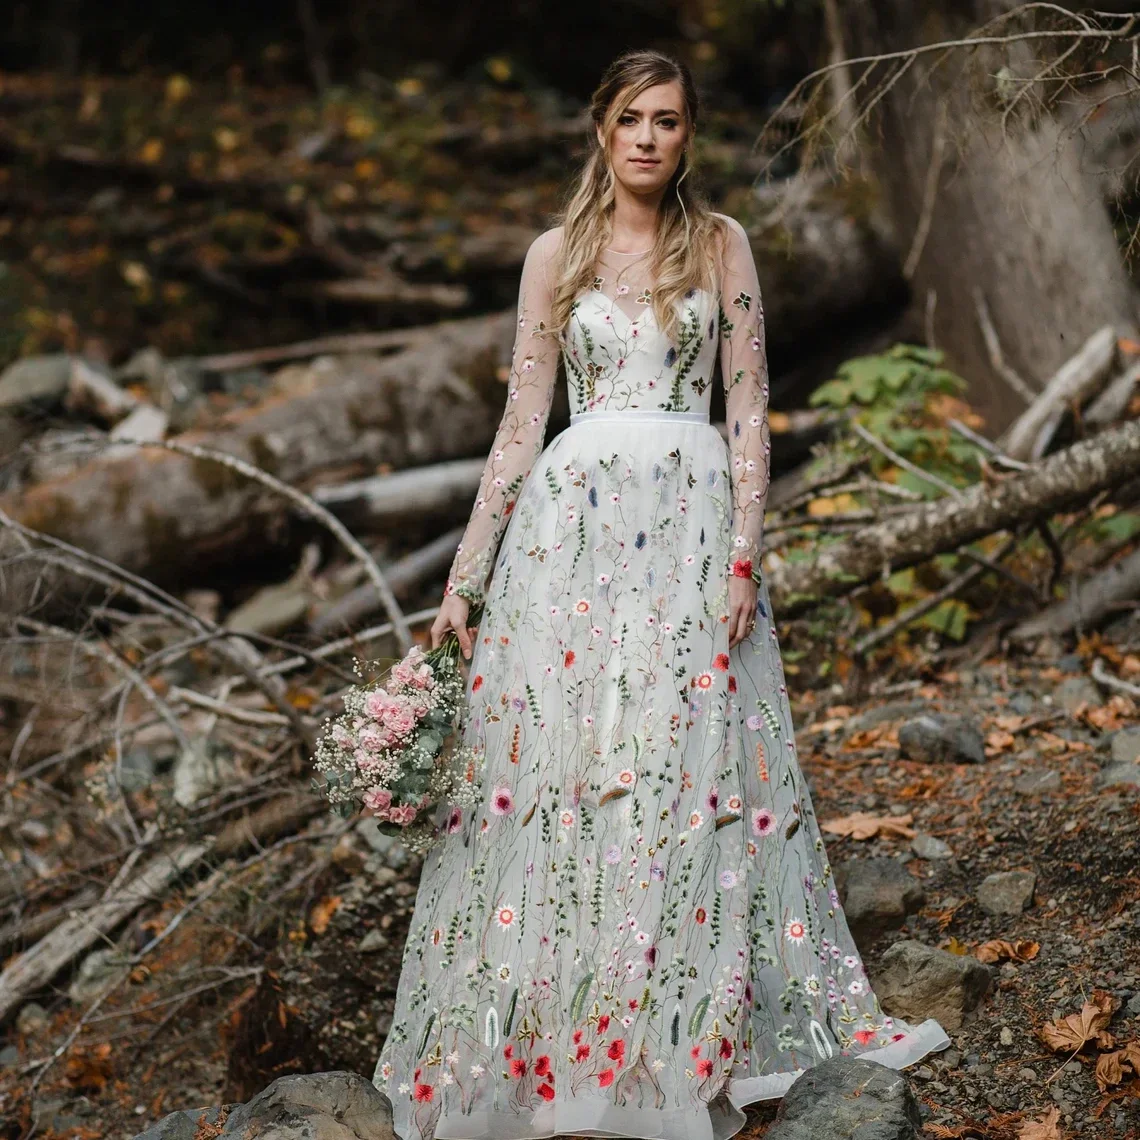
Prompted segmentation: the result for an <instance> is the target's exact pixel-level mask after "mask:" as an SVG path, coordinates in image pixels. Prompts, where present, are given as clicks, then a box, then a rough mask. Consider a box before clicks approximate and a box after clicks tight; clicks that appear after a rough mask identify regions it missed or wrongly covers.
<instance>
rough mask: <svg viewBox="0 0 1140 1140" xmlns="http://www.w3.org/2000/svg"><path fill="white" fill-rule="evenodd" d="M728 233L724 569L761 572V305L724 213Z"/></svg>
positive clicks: (764, 452)
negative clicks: (728, 530)
mask: <svg viewBox="0 0 1140 1140" xmlns="http://www.w3.org/2000/svg"><path fill="white" fill-rule="evenodd" d="M723 216H724V217H725V221H726V222H727V223H728V228H729V234H728V240H727V242H726V248H725V254H724V260H723V263H722V266H721V281H720V337H721V341H720V367H721V375H722V377H723V380H724V395H725V412H726V416H725V418H726V420H727V421H728V447H729V454H730V456H731V460H732V497H733V510H732V548H731V550H730V552H729V562H728V566H727V567H726V571H727V573H729V574H733V573H736V574H739V575H741V576H743V577H748V576H750V575H751V574H753V573H754V572H758V571H759V569H760V552H761V544H762V541H763V537H764V507H765V504H766V502H767V499H768V482H769V473H770V454H771V444H770V437H769V431H768V359H767V349H766V345H765V339H764V306H763V303H762V301H761V298H760V282H759V280H758V279H757V275H756V262H755V260H754V259H753V256H752V249H751V246H750V245H749V243H748V235H747V234H746V233H745V232H744V227H743V226H741V224H740V223H739V222H738V221H736V219H735V218H730V217H728V216H727V215H723Z"/></svg>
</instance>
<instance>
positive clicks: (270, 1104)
mask: <svg viewBox="0 0 1140 1140" xmlns="http://www.w3.org/2000/svg"><path fill="white" fill-rule="evenodd" d="M221 1134H222V1136H235V1137H236V1136H240V1137H241V1138H242V1140H258V1138H259V1137H260V1138H263V1140H270V1138H272V1140H396V1133H395V1132H393V1131H392V1102H391V1101H389V1100H388V1098H387V1097H386V1096H385V1095H384V1094H383V1093H382V1092H381V1091H380V1090H379V1089H378V1088H377V1087H376V1086H375V1085H374V1084H373V1083H372V1082H371V1081H370V1080H367V1079H366V1078H365V1077H362V1076H361V1075H360V1074H359V1073H349V1072H344V1071H340V1070H338V1071H335V1072H331V1073H309V1074H306V1075H303V1076H295V1077H278V1078H277V1080H275V1081H274V1082H273V1084H271V1085H270V1086H269V1087H268V1088H267V1089H265V1090H264V1091H262V1092H260V1093H258V1094H257V1096H255V1097H254V1098H253V1100H251V1101H250V1102H249V1103H248V1104H242V1105H238V1107H237V1108H236V1109H234V1111H233V1112H231V1113H230V1115H229V1118H228V1119H227V1120H226V1126H225V1128H224V1129H223V1130H222V1133H221Z"/></svg>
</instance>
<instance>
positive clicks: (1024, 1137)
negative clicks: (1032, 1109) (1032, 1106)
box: [1017, 1105, 1061, 1140]
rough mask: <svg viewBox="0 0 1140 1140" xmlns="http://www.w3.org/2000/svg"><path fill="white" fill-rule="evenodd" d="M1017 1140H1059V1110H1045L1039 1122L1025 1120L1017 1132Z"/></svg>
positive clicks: (1055, 1108)
mask: <svg viewBox="0 0 1140 1140" xmlns="http://www.w3.org/2000/svg"><path fill="white" fill-rule="evenodd" d="M1017 1140H1061V1110H1060V1109H1059V1108H1057V1107H1056V1106H1055V1105H1054V1107H1053V1108H1049V1109H1046V1111H1045V1116H1044V1118H1043V1119H1041V1120H1027V1121H1025V1122H1024V1123H1023V1124H1022V1126H1021V1127H1020V1128H1019V1129H1018V1131H1017Z"/></svg>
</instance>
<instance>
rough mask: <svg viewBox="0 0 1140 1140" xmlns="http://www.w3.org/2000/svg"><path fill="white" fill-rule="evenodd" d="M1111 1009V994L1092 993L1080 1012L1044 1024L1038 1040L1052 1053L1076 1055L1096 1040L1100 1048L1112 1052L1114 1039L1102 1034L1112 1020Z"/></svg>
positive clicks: (1097, 991)
mask: <svg viewBox="0 0 1140 1140" xmlns="http://www.w3.org/2000/svg"><path fill="white" fill-rule="evenodd" d="M1114 1008H1115V1004H1114V1001H1113V998H1112V995H1111V994H1108V993H1105V991H1104V990H1093V996H1092V1001H1086V1002H1085V1004H1084V1005H1083V1006H1082V1007H1081V1011H1080V1013H1070V1014H1069V1016H1068V1017H1062V1018H1060V1019H1059V1020H1058V1021H1050V1022H1048V1023H1047V1024H1045V1025H1043V1026H1042V1027H1041V1037H1042V1039H1043V1040H1044V1042H1045V1044H1046V1045H1048V1046H1049V1048H1050V1049H1052V1050H1054V1051H1055V1052H1065V1053H1076V1052H1078V1051H1079V1050H1080V1049H1083V1048H1084V1047H1085V1045H1087V1044H1088V1043H1089V1042H1090V1041H1095V1042H1096V1044H1097V1047H1098V1048H1100V1049H1111V1048H1112V1046H1113V1045H1114V1044H1115V1038H1114V1037H1113V1036H1112V1034H1111V1033H1106V1032H1105V1027H1106V1026H1107V1025H1108V1023H1109V1022H1110V1021H1111V1020H1112V1011H1113V1009H1114Z"/></svg>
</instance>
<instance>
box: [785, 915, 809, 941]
mask: <svg viewBox="0 0 1140 1140" xmlns="http://www.w3.org/2000/svg"><path fill="white" fill-rule="evenodd" d="M806 936H807V927H805V926H804V924H803V920H802V919H798V918H793V919H789V920H788V925H787V926H785V927H784V937H785V938H787V940H788V941H789V942H802V941H803V940H804V938H805V937H806Z"/></svg>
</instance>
